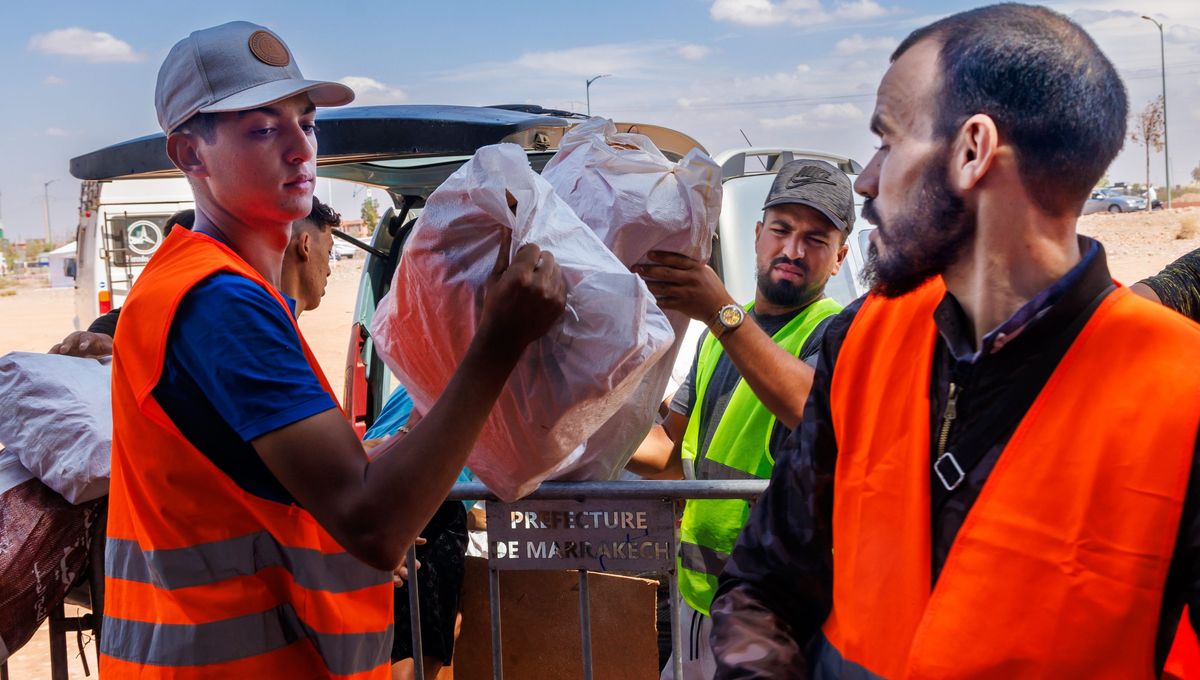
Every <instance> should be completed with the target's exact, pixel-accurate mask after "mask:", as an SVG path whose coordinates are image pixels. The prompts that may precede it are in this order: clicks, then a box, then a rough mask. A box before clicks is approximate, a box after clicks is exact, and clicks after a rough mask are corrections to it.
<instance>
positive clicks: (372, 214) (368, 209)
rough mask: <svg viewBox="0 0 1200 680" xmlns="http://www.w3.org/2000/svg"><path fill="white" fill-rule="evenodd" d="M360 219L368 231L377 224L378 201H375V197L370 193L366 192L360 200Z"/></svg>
mask: <svg viewBox="0 0 1200 680" xmlns="http://www.w3.org/2000/svg"><path fill="white" fill-rule="evenodd" d="M362 221H363V227H364V228H365V229H366V230H367V231H368V232H369V231H373V230H374V229H375V225H377V224H379V201H376V200H375V197H374V196H371V195H370V194H367V197H366V198H364V199H363V202H362Z"/></svg>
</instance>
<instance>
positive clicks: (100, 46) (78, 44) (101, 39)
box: [29, 27, 145, 62]
mask: <svg viewBox="0 0 1200 680" xmlns="http://www.w3.org/2000/svg"><path fill="white" fill-rule="evenodd" d="M29 49H31V50H34V51H35V52H41V53H43V54H58V55H62V56H66V57H75V58H77V59H84V60H86V61H94V62H103V61H113V62H136V61H141V60H143V59H145V55H143V54H139V53H137V52H135V51H134V50H133V47H132V46H131V45H130V44H129V43H127V42H125V41H124V40H121V39H119V38H117V37H115V36H113V35H112V34H110V33H102V32H99V31H89V30H87V29H85V28H78V27H71V28H60V29H58V30H55V31H50V32H49V33H38V34H36V35H34V36H33V37H32V38H30V39H29Z"/></svg>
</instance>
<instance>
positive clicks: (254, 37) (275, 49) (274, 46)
mask: <svg viewBox="0 0 1200 680" xmlns="http://www.w3.org/2000/svg"><path fill="white" fill-rule="evenodd" d="M250 53H251V54H253V55H254V56H255V58H256V59H258V60H259V61H261V62H262V63H264V64H267V65H270V66H287V65H288V62H289V61H291V57H289V56H288V51H287V47H284V45H283V42H282V41H281V40H280V39H279V38H276V37H275V36H273V35H271V34H270V33H268V32H266V31H255V32H254V33H252V34H251V35H250Z"/></svg>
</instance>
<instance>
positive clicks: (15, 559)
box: [0, 450, 104, 663]
mask: <svg viewBox="0 0 1200 680" xmlns="http://www.w3.org/2000/svg"><path fill="white" fill-rule="evenodd" d="M12 455H13V454H11V452H9V451H4V450H0V463H11V456H12ZM103 503H104V501H102V500H97V501H92V502H89V503H84V504H82V505H71V504H70V503H67V502H66V501H65V500H63V498H62V496H60V495H58V494H56V493H55V492H54V491H52V490H51V489H50V488H49V487H47V486H46V485H44V484H42V483H41V482H39V481H38V480H36V479H29V480H26V481H24V482H21V483H20V484H17V485H16V486H13V487H12V488H9V489H6V490H4V491H0V663H3V662H4V661H5V660H6V659H8V657H9V656H10V655H12V654H13V653H14V652H16V651H17V650H18V649H20V648H21V647H22V646H24V645H25V643H27V642H29V640H30V638H32V637H33V635H34V633H36V632H37V629H38V628H39V627H40V626H41V625H42V622H43V621H45V620H46V617H48V616H49V615H50V611H51V609H53V608H54V607H57V606H58V604H59V603H60V602H62V601H63V598H65V597H66V595H67V592H68V591H69V590H70V587H71V584H72V583H73V582H74V581H75V579H76V577H77V576H78V575H79V573H80V571H81V570H83V569H84V568H85V567H86V566H87V564H88V557H89V549H90V546H91V536H92V525H93V524H94V523H95V521H96V518H97V516H98V515H97V513H98V511H99V509H100V507H101V504H103Z"/></svg>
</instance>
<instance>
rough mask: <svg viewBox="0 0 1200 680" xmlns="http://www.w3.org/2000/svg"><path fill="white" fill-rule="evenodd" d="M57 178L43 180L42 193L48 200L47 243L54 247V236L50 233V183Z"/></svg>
mask: <svg viewBox="0 0 1200 680" xmlns="http://www.w3.org/2000/svg"><path fill="white" fill-rule="evenodd" d="M54 181H55V180H49V181H46V182H42V195H43V196H44V198H45V200H46V245H47V246H50V247H51V248H53V247H54V237H53V236H52V235H51V234H50V185H51V184H54Z"/></svg>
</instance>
